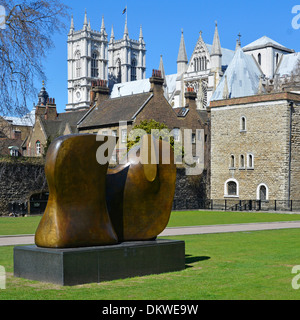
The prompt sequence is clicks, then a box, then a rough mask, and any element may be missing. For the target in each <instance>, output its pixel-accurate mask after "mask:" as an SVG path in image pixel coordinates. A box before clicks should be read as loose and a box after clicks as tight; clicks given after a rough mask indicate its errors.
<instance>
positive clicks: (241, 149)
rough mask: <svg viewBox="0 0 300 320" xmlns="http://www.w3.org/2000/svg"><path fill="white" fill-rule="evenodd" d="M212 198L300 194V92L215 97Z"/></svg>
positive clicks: (296, 196)
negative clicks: (222, 98)
mask: <svg viewBox="0 0 300 320" xmlns="http://www.w3.org/2000/svg"><path fill="white" fill-rule="evenodd" d="M210 110H211V127H212V131H211V199H238V200H299V199H300V183H299V182H300V166H299V163H300V161H299V160H300V148H299V147H300V145H299V141H300V131H299V125H300V95H299V94H296V93H289V92H281V93H272V94H261V95H253V96H248V97H240V98H234V99H225V100H218V101H212V102H211V104H210Z"/></svg>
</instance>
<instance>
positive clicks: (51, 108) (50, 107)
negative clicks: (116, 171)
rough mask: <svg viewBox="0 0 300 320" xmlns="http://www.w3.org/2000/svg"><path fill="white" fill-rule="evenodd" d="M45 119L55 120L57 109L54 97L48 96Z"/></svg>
mask: <svg viewBox="0 0 300 320" xmlns="http://www.w3.org/2000/svg"><path fill="white" fill-rule="evenodd" d="M44 117H45V120H56V118H57V110H56V104H55V99H54V98H48V99H47V104H46V110H45V114H44Z"/></svg>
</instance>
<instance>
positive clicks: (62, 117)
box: [22, 87, 86, 157]
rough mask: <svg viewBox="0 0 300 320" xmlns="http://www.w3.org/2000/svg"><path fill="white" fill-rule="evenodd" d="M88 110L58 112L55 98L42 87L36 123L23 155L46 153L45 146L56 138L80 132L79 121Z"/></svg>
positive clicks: (25, 144)
mask: <svg viewBox="0 0 300 320" xmlns="http://www.w3.org/2000/svg"><path fill="white" fill-rule="evenodd" d="M85 113H86V111H75V112H64V113H57V110H56V104H55V99H54V98H49V95H48V93H47V91H46V89H45V87H42V89H41V91H40V93H39V100H38V103H37V105H36V106H35V123H34V126H33V128H32V130H31V131H30V133H29V134H28V136H27V138H26V139H25V140H24V141H23V144H22V148H23V155H24V156H28V157H40V156H43V155H44V154H45V148H47V145H49V143H50V142H51V141H53V140H54V139H55V138H57V137H59V136H62V135H67V134H74V133H78V130H77V122H78V121H79V120H80V119H81V118H82V117H83V116H84V114H85Z"/></svg>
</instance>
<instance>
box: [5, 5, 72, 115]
mask: <svg viewBox="0 0 300 320" xmlns="http://www.w3.org/2000/svg"><path fill="white" fill-rule="evenodd" d="M0 9H1V10H0V11H1V12H0V114H2V115H7V114H10V115H13V114H15V115H20V114H25V113H26V112H28V109H27V99H28V98H30V97H35V95H36V92H37V89H36V88H35V86H34V79H35V78H36V77H38V78H39V79H40V80H44V79H46V76H45V74H44V71H43V67H42V60H43V59H44V58H45V57H46V53H47V51H48V50H49V49H50V48H52V47H53V46H54V43H53V41H52V36H53V34H54V33H55V32H58V31H61V30H62V29H65V27H66V26H65V24H64V22H63V18H65V17H66V16H67V11H68V7H67V6H66V5H64V4H63V3H62V2H61V1H60V0H53V1H45V0H41V1H37V0H19V1H18V0H2V1H1V6H0ZM3 13H4V14H3Z"/></svg>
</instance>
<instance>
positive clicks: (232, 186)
mask: <svg viewBox="0 0 300 320" xmlns="http://www.w3.org/2000/svg"><path fill="white" fill-rule="evenodd" d="M227 188H228V195H229V196H236V194H237V192H236V191H237V188H236V183H235V182H234V181H230V182H228V183H227Z"/></svg>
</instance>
